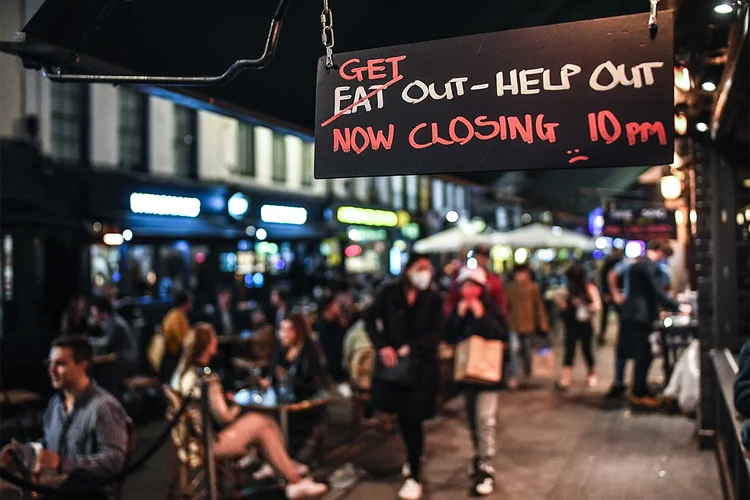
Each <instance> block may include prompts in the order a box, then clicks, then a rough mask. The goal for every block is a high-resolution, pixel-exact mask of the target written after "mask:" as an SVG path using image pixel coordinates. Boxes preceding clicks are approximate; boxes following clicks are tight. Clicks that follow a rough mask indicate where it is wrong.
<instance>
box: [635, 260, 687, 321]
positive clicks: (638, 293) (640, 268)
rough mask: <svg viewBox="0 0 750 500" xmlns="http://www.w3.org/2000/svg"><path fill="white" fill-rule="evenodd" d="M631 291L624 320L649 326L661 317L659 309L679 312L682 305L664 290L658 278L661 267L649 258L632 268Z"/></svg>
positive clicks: (638, 262) (639, 261)
mask: <svg viewBox="0 0 750 500" xmlns="http://www.w3.org/2000/svg"><path fill="white" fill-rule="evenodd" d="M629 273H630V274H629V279H630V281H629V290H628V296H627V299H626V300H625V303H624V304H623V305H622V310H621V313H620V314H621V317H622V319H623V320H627V321H632V322H635V323H640V324H643V325H648V326H649V327H650V326H651V324H652V323H653V322H654V321H656V320H657V319H658V317H659V307H660V306H661V307H663V308H664V309H668V310H670V311H674V312H677V311H678V310H679V308H680V303H679V302H677V301H676V300H674V299H673V298H671V297H670V296H669V295H667V293H666V292H665V291H664V290H662V288H661V285H660V283H659V279H658V278H657V276H658V273H659V266H658V265H657V264H656V262H653V261H652V260H651V259H649V258H647V257H642V258H641V259H639V260H638V261H637V262H636V263H635V264H633V265H632V266H631V267H630V271H629Z"/></svg>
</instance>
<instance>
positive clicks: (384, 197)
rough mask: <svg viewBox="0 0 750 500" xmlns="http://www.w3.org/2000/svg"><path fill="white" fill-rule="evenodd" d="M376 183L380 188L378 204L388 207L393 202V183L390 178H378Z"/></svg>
mask: <svg viewBox="0 0 750 500" xmlns="http://www.w3.org/2000/svg"><path fill="white" fill-rule="evenodd" d="M375 182H376V183H377V187H378V203H380V204H381V205H383V206H387V205H388V204H389V203H390V201H391V181H390V179H388V177H377V178H376V179H375Z"/></svg>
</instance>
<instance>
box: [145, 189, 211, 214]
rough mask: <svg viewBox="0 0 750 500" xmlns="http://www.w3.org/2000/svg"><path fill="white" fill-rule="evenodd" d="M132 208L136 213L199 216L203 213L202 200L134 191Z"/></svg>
mask: <svg viewBox="0 0 750 500" xmlns="http://www.w3.org/2000/svg"><path fill="white" fill-rule="evenodd" d="M130 210H131V211H132V212H133V213H136V214H151V215H171V216H173V217H198V215H199V214H200V213H201V201H200V200H199V199H198V198H187V197H183V196H167V195H164V194H148V193H133V194H131V195H130Z"/></svg>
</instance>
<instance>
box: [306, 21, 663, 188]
mask: <svg viewBox="0 0 750 500" xmlns="http://www.w3.org/2000/svg"><path fill="white" fill-rule="evenodd" d="M672 39H673V20H672V12H671V11H663V12H659V33H658V34H657V35H656V37H654V38H653V39H652V38H651V37H650V35H649V30H648V15H647V14H637V15H632V16H622V17H613V18H605V19H597V20H593V21H581V22H576V23H569V24H559V25H554V26H543V27H538V28H528V29H521V30H513V31H504V32H499V33H489V34H484V35H473V36H467V37H461V38H453V39H446V40H437V41H432V42H423V43H415V44H410V45H401V46H395V47H386V48H380V49H371V50H362V51H357V52H349V53H345V54H336V55H335V58H334V62H335V63H336V66H335V67H334V68H331V69H328V68H326V67H325V62H324V60H323V59H321V60H320V61H319V62H318V83H317V102H316V127H315V177H316V178H319V179H322V178H336V177H360V176H379V175H403V174H429V173H449V172H469V171H488V170H525V169H554V168H571V167H604V166H637V165H659V164H669V163H670V162H671V161H672V158H673V140H674V129H673V126H672V122H673V114H674V107H673V82H674V76H673V43H672Z"/></svg>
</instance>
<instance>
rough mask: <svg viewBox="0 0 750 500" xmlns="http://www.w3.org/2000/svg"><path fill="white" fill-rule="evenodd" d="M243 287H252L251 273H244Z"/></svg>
mask: <svg viewBox="0 0 750 500" xmlns="http://www.w3.org/2000/svg"><path fill="white" fill-rule="evenodd" d="M245 287H246V288H252V287H253V276H252V275H251V274H246V275H245Z"/></svg>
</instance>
